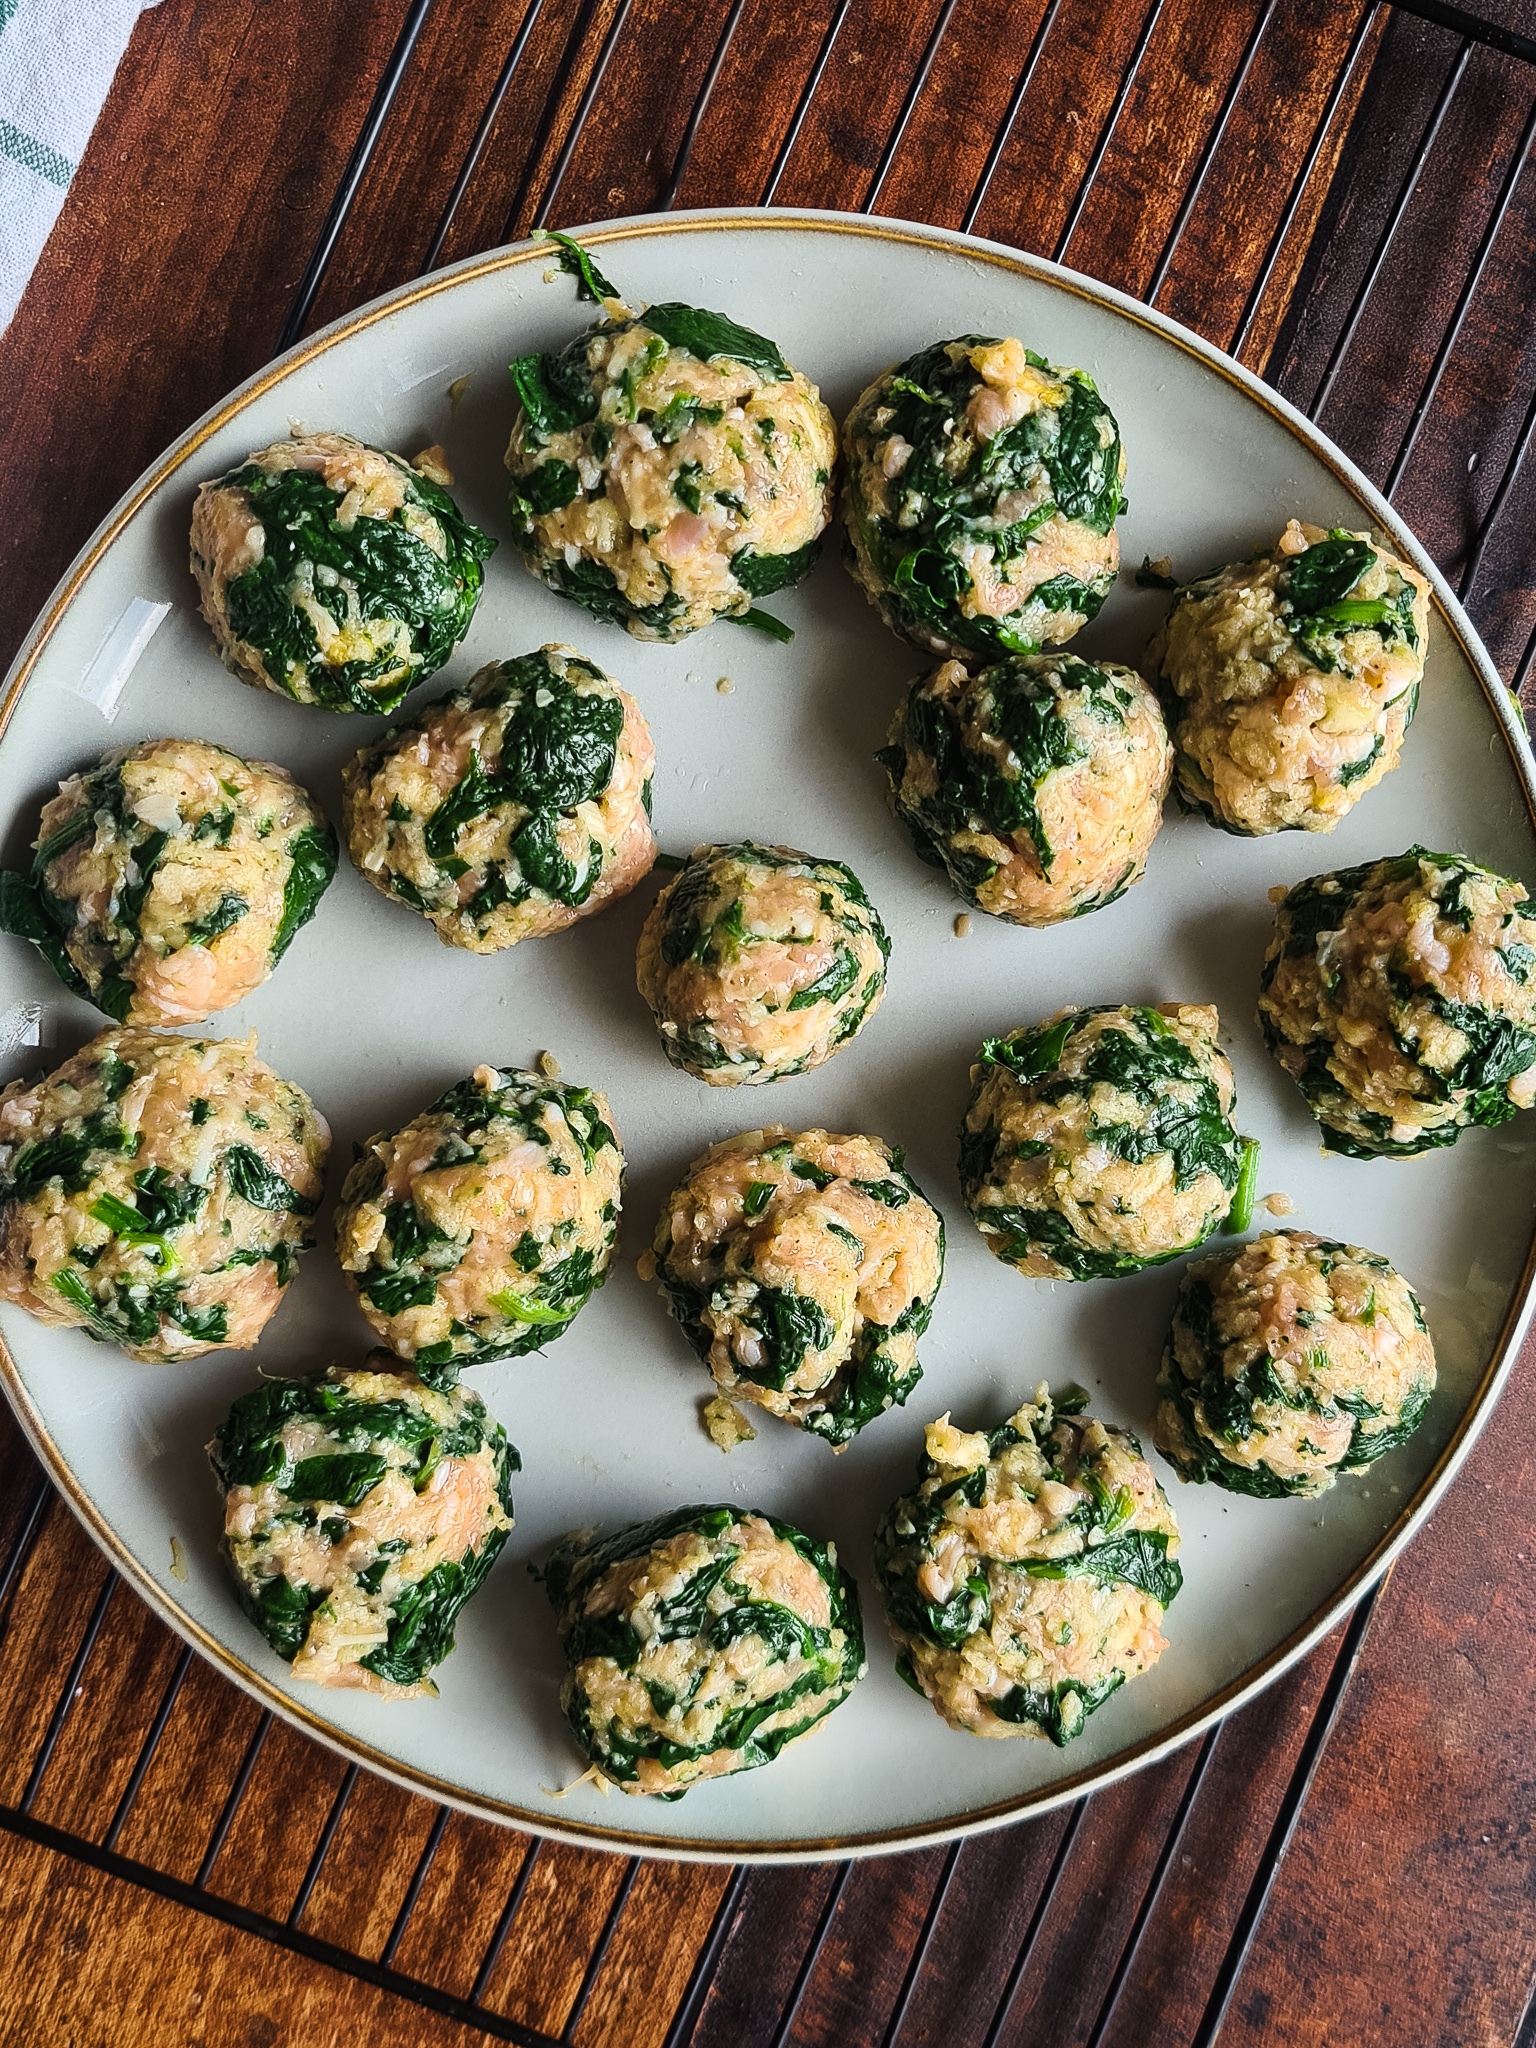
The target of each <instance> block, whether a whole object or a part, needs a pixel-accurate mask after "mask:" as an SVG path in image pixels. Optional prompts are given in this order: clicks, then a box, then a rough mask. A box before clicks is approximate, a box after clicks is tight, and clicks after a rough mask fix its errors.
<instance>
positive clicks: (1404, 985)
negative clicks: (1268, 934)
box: [1259, 846, 1536, 1159]
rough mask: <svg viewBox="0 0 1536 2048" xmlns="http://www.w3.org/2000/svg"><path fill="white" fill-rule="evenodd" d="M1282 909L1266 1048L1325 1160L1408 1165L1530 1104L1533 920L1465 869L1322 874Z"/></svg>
mask: <svg viewBox="0 0 1536 2048" xmlns="http://www.w3.org/2000/svg"><path fill="white" fill-rule="evenodd" d="M1271 895H1272V896H1274V897H1276V898H1277V899H1278V901H1279V906H1280V907H1279V910H1278V912H1277V914H1276V918H1275V934H1274V937H1273V939H1271V941H1270V946H1269V952H1268V953H1267V955H1266V956H1265V961H1264V971H1263V974H1262V976H1261V978H1260V995H1259V1024H1260V1026H1261V1027H1262V1029H1263V1032H1264V1038H1265V1042H1266V1044H1267V1045H1268V1046H1269V1049H1270V1051H1271V1052H1272V1053H1273V1054H1274V1056H1275V1058H1276V1059H1277V1060H1278V1061H1279V1062H1280V1064H1281V1066H1282V1067H1284V1068H1285V1070H1286V1072H1287V1073H1288V1074H1289V1075H1290V1076H1291V1078H1292V1080H1294V1081H1295V1082H1296V1084H1297V1086H1298V1087H1299V1088H1300V1089H1301V1092H1302V1094H1303V1095H1304V1096H1305V1097H1306V1099H1307V1103H1308V1106H1309V1107H1310V1109H1311V1111H1312V1114H1313V1115H1314V1116H1315V1117H1316V1118H1317V1120H1318V1122H1319V1123H1320V1124H1321V1125H1322V1127H1323V1144H1324V1146H1325V1147H1326V1149H1327V1150H1328V1151H1330V1152H1347V1153H1350V1154H1352V1155H1353V1156H1354V1157H1355V1158H1357V1159H1372V1158H1383V1159H1406V1158H1409V1157H1411V1156H1412V1155H1413V1154H1414V1153H1417V1152H1427V1151H1429V1150H1431V1149H1432V1148H1433V1147H1435V1146H1438V1145H1452V1144H1454V1143H1455V1142H1456V1139H1457V1138H1458V1137H1459V1136H1460V1135H1461V1133H1462V1132H1463V1131H1464V1130H1465V1129H1466V1128H1467V1127H1468V1125H1470V1124H1502V1123H1504V1122H1506V1121H1507V1120H1508V1119H1509V1118H1510V1117H1512V1116H1513V1115H1514V1114H1515V1112H1516V1110H1519V1109H1529V1108H1530V1106H1531V1103H1532V1101H1533V1099H1536V978H1533V975H1532V969H1533V968H1536V916H1533V915H1531V914H1530V911H1529V908H1528V898H1527V896H1526V893H1525V891H1524V889H1522V888H1521V886H1520V884H1519V883H1518V882H1512V881H1509V880H1508V879H1507V878H1506V877H1505V876H1503V875H1496V874H1493V873H1492V872H1490V870H1489V869H1487V868H1481V867H1478V866H1477V865H1476V863H1475V862H1473V861H1469V860H1467V859H1465V858H1464V857H1463V856H1462V855H1460V854H1454V853H1431V852H1429V851H1428V850H1427V849H1426V848H1424V847H1422V846H1411V847H1409V849H1408V851H1407V852H1406V853H1404V854H1400V855H1398V856H1397V858H1396V859H1391V860H1378V861H1370V862H1367V863H1365V864H1364V865H1362V866H1360V867H1354V868H1341V869H1339V870H1338V872H1337V873H1336V874H1331V875H1314V876H1313V877H1312V878H1311V880H1309V881H1305V882H1298V883H1297V885H1296V887H1295V888H1294V889H1292V890H1290V891H1289V893H1287V892H1285V891H1284V890H1272V891H1271Z"/></svg>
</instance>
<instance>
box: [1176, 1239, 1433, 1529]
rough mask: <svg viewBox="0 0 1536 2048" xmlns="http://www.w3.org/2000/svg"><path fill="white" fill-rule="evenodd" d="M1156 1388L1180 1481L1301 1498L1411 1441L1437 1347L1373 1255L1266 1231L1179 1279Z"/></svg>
mask: <svg viewBox="0 0 1536 2048" xmlns="http://www.w3.org/2000/svg"><path fill="white" fill-rule="evenodd" d="M1157 1386H1158V1395H1159V1399H1158V1404H1157V1421H1156V1423H1155V1425H1154V1428H1153V1441H1154V1443H1155V1444H1156V1445H1157V1448H1158V1449H1159V1450H1160V1451H1161V1452H1162V1453H1163V1456H1164V1457H1165V1458H1168V1459H1169V1460H1171V1462H1172V1463H1173V1464H1174V1465H1176V1466H1177V1467H1178V1470H1179V1474H1180V1477H1181V1478H1184V1479H1200V1480H1206V1479H1208V1480H1212V1481H1214V1483H1215V1484H1216V1485H1217V1486H1224V1487H1226V1488H1227V1490H1228V1491H1229V1492H1231V1493H1247V1494H1252V1495H1254V1496H1256V1497H1257V1498H1259V1499H1262V1500H1274V1499H1281V1498H1284V1497H1285V1496H1286V1495H1288V1494H1300V1495H1303V1496H1305V1497H1307V1498H1310V1497H1312V1496H1313V1495H1316V1494H1319V1493H1326V1492H1327V1490H1328V1488H1329V1487H1330V1486H1332V1485H1333V1483H1334V1480H1335V1479H1336V1478H1337V1476H1338V1474H1339V1473H1340V1472H1355V1471H1358V1470H1360V1469H1361V1467H1363V1466H1366V1465H1370V1464H1372V1463H1374V1461H1375V1460H1376V1459H1377V1458H1379V1457H1381V1456H1382V1455H1383V1454H1384V1453H1385V1452H1387V1451H1393V1450H1396V1449H1397V1447H1398V1446H1399V1445H1400V1444H1404V1443H1406V1442H1407V1441H1408V1438H1409V1437H1410V1436H1412V1434H1413V1432H1414V1430H1415V1429H1416V1428H1417V1427H1418V1425H1419V1423H1420V1422H1421V1421H1422V1420H1423V1416H1424V1411H1425V1409H1426V1408H1428V1406H1429V1398H1430V1395H1431V1394H1432V1393H1433V1392H1434V1390H1435V1347H1434V1345H1433V1344H1432V1343H1431V1342H1430V1340H1429V1330H1428V1327H1427V1326H1426V1324H1425V1321H1424V1312H1423V1310H1422V1309H1421V1308H1420V1306H1419V1302H1418V1297H1417V1296H1416V1295H1415V1294H1414V1291H1413V1289H1412V1288H1411V1287H1410V1286H1409V1285H1408V1283H1407V1281H1406V1280H1405V1279H1404V1278H1403V1276H1402V1274H1401V1273H1398V1272H1396V1271H1394V1269H1393V1267H1392V1266H1391V1265H1390V1264H1389V1262H1388V1261H1387V1260H1386V1259H1384V1258H1382V1257H1380V1256H1379V1254H1378V1253H1376V1252H1367V1251H1362V1250H1361V1249H1360V1247H1359V1246H1358V1245H1353V1244H1339V1243H1337V1242H1335V1241H1334V1240H1333V1239H1331V1238H1325V1237H1316V1236H1314V1235H1313V1233H1312V1232H1311V1231H1310V1230H1276V1231H1269V1232H1266V1233H1265V1235H1264V1236H1263V1237H1259V1238H1255V1239H1254V1241H1253V1242H1252V1243H1251V1244H1245V1245H1243V1246H1242V1247H1241V1248H1240V1249H1239V1250H1237V1251H1234V1252H1227V1253H1226V1254H1225V1255H1224V1256H1222V1257H1221V1258H1213V1259H1201V1260H1200V1261H1199V1263H1198V1264H1197V1265H1194V1266H1191V1267H1190V1269H1189V1271H1188V1273H1187V1274H1186V1275H1185V1276H1184V1280H1183V1283H1182V1284H1181V1286H1180V1288H1179V1295H1178V1300H1177V1302H1176V1303H1175V1305H1174V1311H1173V1326H1172V1328H1171V1329H1170V1330H1169V1333H1168V1343H1167V1347H1166V1349H1165V1350H1164V1352H1163V1362H1162V1367H1161V1369H1160V1371H1159V1373H1158V1376H1157Z"/></svg>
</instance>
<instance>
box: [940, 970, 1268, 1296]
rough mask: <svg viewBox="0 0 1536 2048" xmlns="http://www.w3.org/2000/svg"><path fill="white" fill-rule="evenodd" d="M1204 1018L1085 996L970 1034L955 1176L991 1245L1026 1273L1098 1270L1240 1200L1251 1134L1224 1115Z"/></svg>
mask: <svg viewBox="0 0 1536 2048" xmlns="http://www.w3.org/2000/svg"><path fill="white" fill-rule="evenodd" d="M1219 1021H1220V1020H1219V1019H1218V1017H1217V1015H1216V1012H1215V1010H1214V1009H1212V1008H1210V1007H1209V1006H1204V1005H1197V1004H1193V1003H1163V1004H1161V1005H1160V1006H1159V1007H1158V1008H1157V1009H1155V1010H1153V1009H1145V1008H1141V1007H1139V1006H1136V1005H1132V1004H1122V1005H1117V1004H1113V1003H1100V1004H1098V1005H1096V1006H1094V1007H1093V1008H1090V1009H1086V1010H1061V1011H1058V1012H1057V1014H1056V1015H1055V1016H1054V1017H1048V1018H1047V1019H1046V1020H1045V1022H1044V1023H1043V1024H1037V1025H1035V1026H1034V1028H1033V1029H1032V1030H1020V1031H1013V1032H1010V1033H1009V1035H1008V1036H1007V1037H1006V1038H988V1039H985V1040H984V1041H983V1043H982V1048H981V1059H980V1062H979V1064H978V1065H976V1066H974V1067H972V1069H971V1083H972V1086H971V1100H970V1103H969V1105H968V1107H967V1109H966V1112H965V1117H964V1119H963V1121H962V1123H961V1125H960V1190H961V1193H962V1194H963V1195H964V1197H965V1203H966V1207H967V1208H968V1209H969V1210H970V1212H971V1214H972V1216H973V1217H974V1218H975V1219H976V1224H977V1227H978V1228H979V1229H980V1231H981V1233H982V1235H983V1236H984V1237H985V1238H986V1240H987V1245H988V1248H989V1249H990V1250H991V1251H992V1253H993V1254H994V1256H996V1257H997V1258H999V1259H1001V1260H1002V1261H1003V1262H1004V1264H1005V1265H1009V1266H1016V1267H1017V1268H1018V1270H1019V1271H1020V1272H1021V1273H1024V1274H1026V1275H1028V1277H1029V1278H1030V1279H1032V1280H1110V1279H1115V1278H1117V1277H1118V1276H1119V1275H1121V1274H1125V1273H1139V1272H1140V1271H1141V1269H1142V1267H1143V1266H1156V1265H1161V1264H1162V1263H1163V1261H1164V1260H1166V1259H1174V1258H1177V1257H1178V1255H1179V1253H1180V1252H1187V1251H1188V1250H1189V1249H1190V1247H1191V1246H1192V1245H1197V1244H1200V1243H1201V1242H1202V1241H1203V1240H1204V1239H1205V1238H1207V1237H1209V1236H1210V1234H1211V1232H1212V1231H1213V1230H1215V1229H1216V1227H1217V1226H1218V1225H1219V1224H1220V1223H1221V1221H1222V1220H1223V1218H1224V1217H1227V1216H1228V1213H1229V1211H1232V1210H1234V1209H1235V1208H1237V1206H1238V1204H1239V1202H1242V1203H1244V1204H1245V1206H1246V1207H1247V1208H1248V1209H1251V1208H1252V1204H1253V1179H1254V1174H1255V1172H1256V1171H1257V1165H1258V1146H1257V1145H1255V1144H1253V1143H1252V1142H1251V1141H1250V1140H1247V1139H1243V1138H1239V1137H1238V1135H1237V1132H1236V1130H1235V1128H1234V1127H1233V1122H1232V1111H1233V1108H1234V1105H1235V1102H1236V1096H1237V1090H1236V1084H1235V1083H1234V1081H1233V1079H1232V1069H1231V1066H1230V1065H1229V1064H1228V1062H1227V1056H1226V1054H1225V1053H1224V1052H1223V1051H1222V1050H1221V1048H1220V1046H1219V1045H1218V1044H1217V1043H1216V1032H1217V1029H1218V1025H1219ZM1250 1162H1251V1163H1250ZM1240 1188H1242V1189H1244V1190H1245V1193H1243V1194H1240V1193H1239V1189H1240ZM1246 1220H1247V1219H1246V1216H1243V1217H1242V1220H1241V1221H1234V1222H1233V1223H1232V1224H1231V1226H1230V1227H1232V1228H1235V1229H1242V1228H1245V1227H1246Z"/></svg>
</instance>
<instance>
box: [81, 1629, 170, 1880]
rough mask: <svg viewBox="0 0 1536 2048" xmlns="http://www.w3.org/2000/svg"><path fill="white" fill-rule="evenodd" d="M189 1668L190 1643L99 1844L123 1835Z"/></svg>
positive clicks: (108, 1844)
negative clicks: (109, 1824)
mask: <svg viewBox="0 0 1536 2048" xmlns="http://www.w3.org/2000/svg"><path fill="white" fill-rule="evenodd" d="M191 1669H192V1646H191V1644H190V1643H189V1644H188V1645H187V1647H186V1648H185V1649H184V1650H183V1651H182V1653H181V1655H180V1656H179V1657H178V1658H177V1660H176V1669H175V1670H174V1671H173V1672H172V1673H171V1681H170V1684H169V1685H167V1687H166V1688H165V1691H164V1692H163V1693H162V1694H161V1696H160V1705H159V1708H158V1709H157V1711H156V1713H155V1718H154V1720H153V1722H152V1723H151V1724H150V1730H149V1733H148V1734H147V1735H146V1736H145V1738H144V1740H143V1742H142V1743H141V1745H140V1747H139V1755H138V1761H137V1762H136V1763H135V1764H134V1767H133V1773H132V1775H131V1777H130V1778H129V1780H128V1783H127V1784H126V1785H125V1786H124V1787H123V1796H122V1798H121V1799H119V1800H118V1802H117V1811H116V1812H115V1813H114V1814H113V1816H112V1825H111V1826H110V1827H109V1828H108V1829H107V1832H106V1834H105V1836H104V1837H103V1838H102V1846H103V1847H104V1848H107V1849H115V1848H116V1847H117V1845H118V1842H119V1841H120V1840H121V1838H122V1832H123V1829H124V1828H125V1827H126V1826H127V1825H128V1816H129V1814H130V1813H131V1812H132V1811H133V1802H134V1801H135V1800H136V1799H137V1798H138V1796H139V1793H140V1791H141V1790H142V1789H143V1785H144V1780H145V1778H146V1776H147V1775H148V1772H149V1767H150V1765H151V1764H152V1763H153V1762H154V1760H155V1751H156V1750H157V1749H158V1748H159V1747H160V1739H161V1737H162V1736H163V1735H164V1734H165V1730H166V1724H167V1722H168V1721H169V1720H170V1718H171V1709H172V1707H174V1706H175V1704H176V1702H177V1699H178V1698H179V1697H180V1695H181V1688H182V1686H183V1684H184V1683H185V1681H186V1676H187V1673H188V1672H189V1671H190V1670H191Z"/></svg>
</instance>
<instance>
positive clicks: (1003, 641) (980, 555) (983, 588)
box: [843, 334, 1125, 661]
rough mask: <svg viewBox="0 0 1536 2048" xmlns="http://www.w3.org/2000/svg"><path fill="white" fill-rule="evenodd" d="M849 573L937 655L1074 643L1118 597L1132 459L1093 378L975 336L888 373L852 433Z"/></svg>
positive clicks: (1010, 344)
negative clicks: (1125, 487)
mask: <svg viewBox="0 0 1536 2048" xmlns="http://www.w3.org/2000/svg"><path fill="white" fill-rule="evenodd" d="M843 447H844V451H845V453H846V456H847V461H848V484H847V492H846V496H845V501H844V517H845V519H846V521H847V529H848V541H849V554H848V557H847V559H848V567H849V569H850V570H851V572H852V574H853V577H854V579H855V581H856V582H857V583H858V584H859V585H860V586H861V587H862V589H863V591H864V593H865V595H866V596H867V597H868V599H869V601H870V603H871V604H873V605H874V606H875V607H876V609H877V610H878V611H879V613H880V616H881V618H883V619H884V621H885V623H886V624H887V625H888V626H889V627H890V628H891V630H892V631H893V632H896V633H900V634H902V635H903V636H904V637H905V638H906V639H908V640H911V641H914V642H915V643H916V644H917V645H918V646H919V647H927V648H931V649H932V651H933V652H934V653H935V654H947V655H954V656H956V657H958V658H959V659H960V660H962V661H964V660H971V659H973V658H974V657H975V656H976V655H978V654H980V655H984V656H990V657H994V658H995V657H996V656H998V655H1002V654H1027V653H1028V652H1029V651H1030V650H1031V649H1033V648H1036V647H1040V646H1043V645H1044V644H1045V643H1046V642H1047V641H1062V640H1070V639H1071V637H1072V635H1073V634H1074V633H1076V632H1077V631H1079V629H1080V628H1081V627H1083V626H1085V625H1086V624H1087V623H1088V621H1089V620H1090V619H1091V618H1093V616H1094V615H1095V613H1096V612H1097V611H1098V609H1099V607H1100V605H1102V604H1103V602H1104V600H1105V598H1106V597H1107V596H1108V595H1109V592H1110V590H1111V589H1112V588H1113V587H1114V581H1115V571H1116V569H1117V568H1118V566H1119V562H1120V543H1119V539H1118V537H1117V536H1116V533H1115V520H1116V518H1117V517H1118V516H1119V512H1120V504H1121V497H1120V483H1121V478H1122V477H1123V475H1124V473H1125V456H1124V454H1123V453H1122V451H1121V447H1120V430H1119V428H1118V427H1117V426H1116V425H1115V421H1114V416H1113V414H1112V413H1111V412H1110V410H1109V408H1108V406H1107V405H1106V404H1105V403H1104V401H1103V399H1102V398H1101V397H1100V396H1099V394H1098V391H1097V389H1096V387H1095V385H1094V382H1093V379H1092V378H1091V377H1090V376H1089V375H1088V373H1087V372H1086V371H1085V370H1072V369H1062V368H1060V367H1058V366H1057V365H1056V364H1053V363H1048V362H1047V361H1046V359H1045V357H1044V356H1041V355H1037V354H1036V353H1035V351H1034V350H1033V349H1028V348H1025V346H1024V344H1023V343H1022V342H1020V341H1016V340H1013V339H1012V338H1009V339H1007V340H1001V341H999V340H996V339H993V338H991V337H989V336H987V335H981V334H963V335H961V336H960V337H959V338H958V339H957V340H954V341H940V342H935V343H934V344H933V345H932V346H931V347H929V348H925V349H922V350H920V351H919V353H918V354H917V355H915V356H909V357H908V358H907V360H906V361H905V362H904V363H898V364H897V365H896V367H895V369H893V370H887V371H885V372H884V374H883V375H882V376H879V377H877V378H876V379H875V381H874V383H873V384H871V385H870V387H869V389H868V390H867V391H866V392H865V393H864V395H863V397H862V398H860V400H859V402H858V404H857V405H856V406H855V407H854V408H853V411H852V412H851V413H850V415H849V417H848V424H847V426H846V427H845V428H844V430H843Z"/></svg>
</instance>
